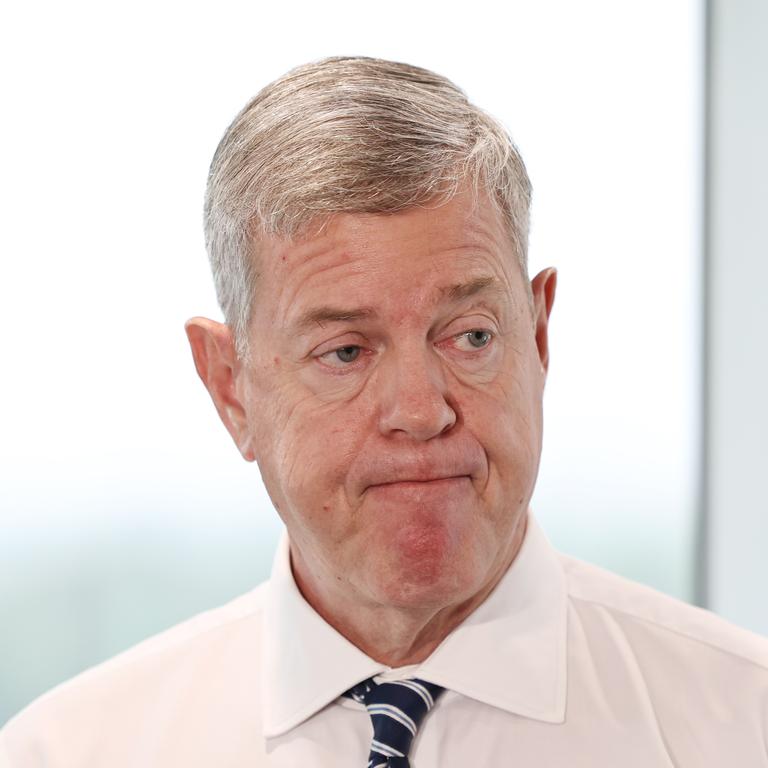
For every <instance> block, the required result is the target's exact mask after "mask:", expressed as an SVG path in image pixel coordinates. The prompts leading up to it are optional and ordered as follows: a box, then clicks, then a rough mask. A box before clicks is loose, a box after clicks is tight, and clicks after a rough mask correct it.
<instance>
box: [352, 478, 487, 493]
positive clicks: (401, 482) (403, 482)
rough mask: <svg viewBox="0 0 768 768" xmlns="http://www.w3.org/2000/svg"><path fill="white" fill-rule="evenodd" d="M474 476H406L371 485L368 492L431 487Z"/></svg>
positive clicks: (367, 488)
mask: <svg viewBox="0 0 768 768" xmlns="http://www.w3.org/2000/svg"><path fill="white" fill-rule="evenodd" d="M471 479H472V476H471V475H467V474H463V475H435V476H431V477H418V476H406V477H402V478H396V479H393V480H386V481H384V482H380V483H371V484H370V485H369V486H367V487H366V489H365V490H366V491H368V490H370V489H372V488H390V487H393V486H401V487H404V486H407V485H413V486H415V487H419V486H425V487H426V486H429V485H436V484H438V483H445V482H447V481H455V480H471Z"/></svg>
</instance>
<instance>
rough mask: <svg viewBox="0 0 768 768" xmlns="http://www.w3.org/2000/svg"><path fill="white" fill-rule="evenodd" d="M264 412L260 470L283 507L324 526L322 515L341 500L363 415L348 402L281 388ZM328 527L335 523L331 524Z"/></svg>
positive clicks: (268, 486) (355, 451) (358, 445)
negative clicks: (341, 403)
mask: <svg viewBox="0 0 768 768" xmlns="http://www.w3.org/2000/svg"><path fill="white" fill-rule="evenodd" d="M271 402H272V403H273V406H272V408H271V409H269V412H268V413H263V417H264V418H263V422H262V423H263V424H264V425H265V426H264V427H263V428H262V429H261V430H260V439H259V445H260V456H261V457H263V462H262V461H260V462H259V464H260V466H262V475H263V476H264V480H265V484H267V489H268V490H269V492H270V496H271V497H272V498H273V501H275V503H276V506H278V498H279V499H280V505H279V506H282V507H285V509H280V511H281V513H283V512H285V513H290V514H291V515H292V516H293V517H294V518H303V519H304V520H305V522H306V523H307V524H311V525H317V526H321V525H322V526H325V525H327V523H328V522H329V521H328V520H322V519H320V516H322V515H325V516H326V518H327V517H328V515H329V514H330V512H329V510H333V509H337V508H339V506H340V498H341V501H343V500H344V490H345V486H346V478H347V474H348V471H349V467H350V465H351V463H352V461H353V459H354V457H355V456H356V454H357V453H358V452H359V450H360V446H361V443H362V439H363V430H362V429H361V423H362V421H363V418H364V417H363V416H362V415H361V414H360V413H358V412H357V411H356V410H355V409H354V408H353V407H352V406H351V405H347V406H346V407H343V408H341V407H338V405H336V404H329V403H323V402H322V401H319V400H318V398H317V397H316V396H314V395H313V394H307V393H306V391H304V392H297V391H296V390H295V389H291V388H285V389H283V390H282V391H281V392H279V393H277V394H276V396H275V397H273V399H272V401H271ZM330 527H331V528H332V527H333V526H330Z"/></svg>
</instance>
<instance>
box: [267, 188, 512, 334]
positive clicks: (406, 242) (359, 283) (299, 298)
mask: <svg viewBox="0 0 768 768" xmlns="http://www.w3.org/2000/svg"><path fill="white" fill-rule="evenodd" d="M259 248H260V255H259V265H260V269H259V277H258V281H257V286H256V290H255V294H254V300H255V305H256V306H255V309H257V308H260V309H261V310H262V321H264V322H266V321H269V322H270V323H271V324H272V325H273V327H274V325H280V326H284V325H293V324H296V331H301V330H303V329H304V328H305V327H307V326H311V325H312V324H313V323H315V324H316V323H318V322H328V321H332V320H333V319H334V318H335V319H337V320H338V319H340V318H342V317H346V318H347V319H349V320H351V319H353V318H352V317H347V316H348V315H350V313H351V312H352V311H354V312H355V313H356V315H355V319H359V320H363V319H364V318H365V317H368V318H370V317H371V316H373V314H374V313H373V308H374V307H379V308H380V309H382V308H384V307H385V306H397V307H398V308H399V311H401V312H407V311H408V309H409V307H411V305H413V306H415V305H418V306H419V307H422V308H424V310H425V311H426V310H429V309H430V308H432V307H434V306H435V305H437V304H439V303H441V302H443V303H444V302H451V301H452V302H456V301H460V300H462V299H463V298H466V297H469V296H475V295H480V294H482V295H484V296H487V297H489V298H490V297H497V298H498V297H500V296H502V295H506V296H508V297H509V298H512V297H513V296H514V297H516V299H517V298H519V296H520V295H521V294H522V295H524V293H525V289H524V286H523V282H524V281H522V280H521V274H520V268H519V263H518V261H517V258H516V254H515V249H514V246H513V244H512V242H511V239H510V238H509V236H508V235H507V232H506V228H505V226H504V222H503V220H502V218H501V216H500V215H499V213H498V211H497V210H495V209H494V208H493V207H490V206H486V207H484V206H482V205H479V204H478V202H477V201H476V200H475V199H473V198H471V197H469V196H468V195H457V196H455V197H454V198H452V199H451V200H450V201H449V202H447V203H444V204H442V205H439V206H434V205H431V206H415V207H412V208H409V209H407V210H405V211H401V212H399V213H395V214H378V213H339V214H335V215H333V216H330V217H327V218H326V219H325V220H323V221H322V222H319V221H318V222H316V226H315V227H314V228H313V229H311V230H310V231H308V232H305V233H304V234H303V235H302V236H300V237H292V238H286V237H276V236H262V237H261V238H260V241H259ZM522 303H525V302H524V301H523V302H522ZM307 305H309V307H308V306H307ZM353 308H355V309H354V310H353ZM257 311H258V309H257ZM266 311H268V313H269V314H268V315H266V316H265V314H264V312H266Z"/></svg>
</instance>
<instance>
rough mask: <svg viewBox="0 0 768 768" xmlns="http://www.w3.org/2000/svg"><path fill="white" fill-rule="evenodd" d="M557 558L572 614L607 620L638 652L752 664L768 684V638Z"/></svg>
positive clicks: (595, 569) (596, 569) (574, 561)
mask: <svg viewBox="0 0 768 768" xmlns="http://www.w3.org/2000/svg"><path fill="white" fill-rule="evenodd" d="M559 558H560V562H561V564H562V567H563V570H564V572H565V575H566V581H567V585H568V594H569V599H570V601H571V603H572V604H573V606H574V608H575V609H576V611H577V612H581V615H582V616H590V615H591V617H592V618H593V619H596V620H597V617H598V616H599V615H602V616H603V618H604V619H606V620H608V619H609V618H610V620H611V621H612V622H614V623H615V624H617V625H620V626H621V627H622V628H623V630H624V633H625V634H626V635H631V638H632V639H635V640H637V642H636V643H635V647H637V648H638V649H640V650H642V649H643V648H645V650H648V651H656V652H659V651H660V650H661V648H662V646H667V647H669V648H670V649H672V648H678V649H680V650H681V652H683V653H690V652H691V651H693V650H696V651H698V652H699V653H700V654H701V655H702V656H703V657H706V658H707V659H708V660H709V661H711V660H712V659H713V658H715V657H720V658H721V659H722V660H723V661H724V662H725V661H726V660H728V659H730V660H731V662H732V664H734V665H737V664H739V663H743V664H747V665H750V666H751V667H752V668H753V671H754V672H755V673H761V672H762V673H765V679H766V681H768V638H765V637H762V636H760V635H757V634H754V633H752V632H749V631H747V630H745V629H742V628H741V627H738V626H736V625H734V624H732V623H730V622H728V621H726V620H725V619H723V618H721V617H720V616H717V615H716V614H714V613H712V612H711V611H707V610H704V609H702V608H697V607H695V606H693V605H689V604H688V603H685V602H683V601H681V600H678V599H676V598H673V597H670V596H669V595H665V594H663V593H661V592H658V591H656V590H655V589H652V588H650V587H647V586H644V585H642V584H638V583H636V582H633V581H630V580H629V579H625V578H623V577H621V576H618V575H616V574H614V573H611V572H609V571H606V570H604V569H602V568H599V567H597V566H594V565H591V564H589V563H584V562H582V561H580V560H577V559H575V558H572V557H569V556H567V555H562V554H561V555H559ZM640 638H642V639H643V640H644V643H640ZM641 646H642V647H641Z"/></svg>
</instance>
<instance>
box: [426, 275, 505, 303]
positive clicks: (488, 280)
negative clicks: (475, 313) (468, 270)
mask: <svg viewBox="0 0 768 768" xmlns="http://www.w3.org/2000/svg"><path fill="white" fill-rule="evenodd" d="M485 292H489V293H495V294H497V295H499V296H502V295H506V293H507V291H505V290H504V288H503V287H502V285H501V284H500V283H499V281H498V280H497V279H496V278H495V277H491V276H490V275H487V276H483V277H476V278H474V279H473V280H469V281H468V282H466V283H456V284H455V285H448V286H445V287H443V288H441V289H440V297H441V298H443V299H448V300H449V301H462V300H464V299H469V298H471V297H472V296H474V295H475V294H478V293H485Z"/></svg>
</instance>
